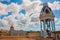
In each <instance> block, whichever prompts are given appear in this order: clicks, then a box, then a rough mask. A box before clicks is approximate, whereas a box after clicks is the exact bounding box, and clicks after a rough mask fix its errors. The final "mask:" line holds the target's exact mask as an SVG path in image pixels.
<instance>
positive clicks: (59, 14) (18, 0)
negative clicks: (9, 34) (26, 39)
mask: <svg viewBox="0 0 60 40" xmlns="http://www.w3.org/2000/svg"><path fill="white" fill-rule="evenodd" d="M34 1H36V0H30V1H27V3H26V4H24V5H26V6H27V5H30V4H28V2H34ZM55 1H56V2H59V5H60V0H41V2H42V3H46V2H49V3H54V2H55ZM1 3H2V4H6V5H10V4H11V3H13V4H11V5H15V4H16V5H17V7H19V6H18V5H20V6H21V5H23V3H24V1H23V0H9V1H1ZM12 7H13V6H12ZM27 8H29V7H27ZM52 8H53V7H52ZM16 9H17V8H16ZM14 11H15V10H14ZM52 11H53V13H54V15H55V18H56V20H57V19H58V20H59V21H58V22H60V9H54V10H52ZM12 13H13V12H11V11H9V12H6V14H4V13H3V14H0V21H1V20H4V22H6V21H8V20H7V18H9V16H10V17H12V18H13V17H14V18H15V20H14V19H13V20H14V22H15V21H17V20H18V21H17V22H16V23H19V22H20V21H19V20H22V21H24V22H22V21H21V23H19V24H17V26H18V27H15V29H16V28H17V29H23V28H24V27H23V26H22V27H20V26H21V25H24V26H25V25H27V24H29V23H30V21H29V19H30V18H31V19H32V17H33V16H34V15H35V14H33V13H32V17H30V16H28V15H29V13H28V12H27V11H26V10H25V9H24V8H22V9H21V8H20V10H19V12H18V14H16V16H15V14H12ZM16 13H17V12H16ZM27 13H28V14H27ZM11 15H13V16H11ZM19 15H21V17H22V18H20V19H19ZM25 15H27V16H25ZM30 15H31V14H30ZM24 17H26V18H25V19H26V20H27V21H28V22H27V24H25V23H26V22H25V21H26V20H23V18H24ZM5 18H6V19H5ZM16 19H17V20H16ZM9 20H10V19H9ZM33 21H35V20H33ZM38 22H39V21H38ZM38 22H31V23H32V24H29V25H28V27H25V28H24V29H25V30H40V26H39V23H38ZM58 22H57V23H56V25H57V26H58V27H57V28H56V29H58V28H59V26H60V25H59V24H60V23H58ZM35 23H36V25H35ZM1 24H3V22H1V23H0V26H1ZM7 24H8V23H7ZM7 24H6V26H7ZM4 25H5V24H3V26H4ZM11 25H12V23H11ZM11 25H10V24H9V25H8V26H11ZM14 25H15V24H14ZM15 26H16V25H15ZM4 28H5V27H2V26H1V29H4ZM8 28H9V27H8ZM8 28H7V27H6V29H8ZM58 30H59V29H58Z"/></svg>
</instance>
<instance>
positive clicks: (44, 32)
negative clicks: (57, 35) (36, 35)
mask: <svg viewBox="0 0 60 40" xmlns="http://www.w3.org/2000/svg"><path fill="white" fill-rule="evenodd" d="M43 36H44V37H45V36H46V26H45V20H44V21H43Z"/></svg>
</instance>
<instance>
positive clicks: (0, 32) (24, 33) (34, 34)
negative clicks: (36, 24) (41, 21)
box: [0, 25, 40, 37]
mask: <svg viewBox="0 0 60 40" xmlns="http://www.w3.org/2000/svg"><path fill="white" fill-rule="evenodd" d="M0 36H20V37H37V36H38V37H39V36H40V32H39V31H37V32H36V31H23V30H14V26H13V25H12V26H11V27H10V30H9V31H6V30H0Z"/></svg>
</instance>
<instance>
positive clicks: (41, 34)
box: [40, 21, 42, 36]
mask: <svg viewBox="0 0 60 40" xmlns="http://www.w3.org/2000/svg"><path fill="white" fill-rule="evenodd" d="M40 28H41V29H40V30H41V36H42V22H41V21H40Z"/></svg>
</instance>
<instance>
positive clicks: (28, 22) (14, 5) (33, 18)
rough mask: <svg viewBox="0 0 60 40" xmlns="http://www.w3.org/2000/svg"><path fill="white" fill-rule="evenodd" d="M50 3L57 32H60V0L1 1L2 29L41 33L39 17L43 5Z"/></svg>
mask: <svg viewBox="0 0 60 40" xmlns="http://www.w3.org/2000/svg"><path fill="white" fill-rule="evenodd" d="M46 2H47V3H48V6H49V7H50V8H51V9H52V11H53V13H54V15H55V27H56V30H60V0H0V29H4V30H9V29H10V26H11V25H13V26H14V29H15V30H27V31H29V30H33V31H40V21H39V15H40V11H41V9H42V6H43V5H42V4H43V3H46Z"/></svg>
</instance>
